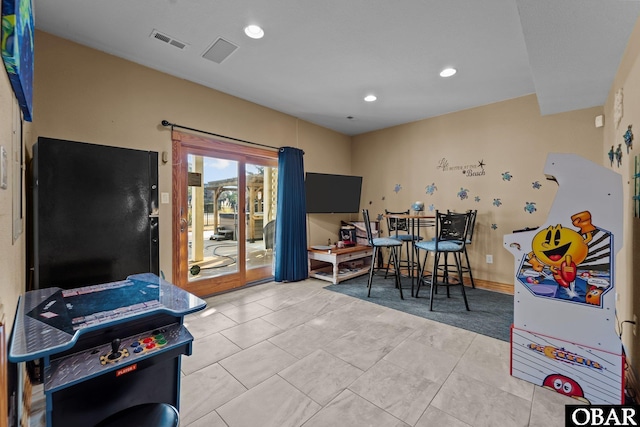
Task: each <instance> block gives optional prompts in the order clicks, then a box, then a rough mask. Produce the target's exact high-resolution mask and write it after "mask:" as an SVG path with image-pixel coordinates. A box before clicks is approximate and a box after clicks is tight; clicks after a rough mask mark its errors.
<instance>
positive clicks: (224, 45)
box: [202, 37, 238, 64]
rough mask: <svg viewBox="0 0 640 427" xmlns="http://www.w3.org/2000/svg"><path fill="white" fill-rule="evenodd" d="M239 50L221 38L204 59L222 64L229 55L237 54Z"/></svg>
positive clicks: (205, 54) (206, 53)
mask: <svg viewBox="0 0 640 427" xmlns="http://www.w3.org/2000/svg"><path fill="white" fill-rule="evenodd" d="M237 48H238V46H236V45H235V44H233V43H231V42H230V41H227V40H225V39H223V38H222V37H220V38H218V40H216V41H215V42H214V43H213V44H212V45H211V47H210V48H209V49H208V50H207V51H206V52H205V53H204V55H202V57H203V58H205V59H208V60H209V61H213V62H215V63H217V64H220V63H221V62H222V61H224V60H225V59H227V58H228V57H229V55H231V54H232V53H233V52H235V50H236V49H237Z"/></svg>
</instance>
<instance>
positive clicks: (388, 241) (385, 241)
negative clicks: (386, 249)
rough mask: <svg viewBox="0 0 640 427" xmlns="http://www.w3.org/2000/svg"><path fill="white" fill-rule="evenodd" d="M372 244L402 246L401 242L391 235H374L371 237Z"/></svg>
mask: <svg viewBox="0 0 640 427" xmlns="http://www.w3.org/2000/svg"><path fill="white" fill-rule="evenodd" d="M373 245H374V246H402V242H401V241H400V240H398V239H395V238H391V237H376V238H375V239H373Z"/></svg>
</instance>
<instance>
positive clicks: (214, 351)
mask: <svg viewBox="0 0 640 427" xmlns="http://www.w3.org/2000/svg"><path fill="white" fill-rule="evenodd" d="M326 285H327V282H324V281H319V280H315V279H309V280H306V281H302V282H296V283H266V284H263V285H259V286H254V287H251V288H247V289H242V290H238V291H235V292H231V293H227V294H223V295H219V296H214V297H211V298H208V299H207V304H208V305H207V308H206V309H205V310H204V311H202V312H199V313H195V314H192V315H190V316H188V317H187V318H186V319H185V323H186V325H187V328H188V329H189V330H190V331H191V333H192V334H193V335H194V337H195V341H194V345H193V355H191V356H190V357H183V358H182V373H183V377H182V393H181V403H180V405H181V407H180V414H181V423H180V425H181V427H204V426H207V427H217V426H228V427H254V426H259V427H269V426H273V427H287V426H291V427H294V426H304V427H317V426H331V427H334V426H349V427H354V426H373V427H375V426H384V427H387V426H416V427H426V426H438V427H440V426H442V427H446V426H452V427H458V426H460V427H464V426H472V427H483V426H491V427H496V426H497V427H501V426H505V427H511V426H531V427H534V426H563V425H564V405H566V404H573V403H575V402H573V401H572V400H571V399H569V398H566V397H564V396H561V395H558V394H557V393H554V392H550V391H548V390H545V389H542V388H540V387H537V386H534V385H532V384H530V383H528V382H525V381H521V380H519V379H516V378H514V377H511V376H510V375H509V343H507V342H503V341H499V340H496V339H493V338H489V337H486V336H483V335H478V334H475V333H472V332H469V331H466V330H463V329H458V328H454V327H451V326H448V325H444V324H441V323H436V322H433V321H430V320H427V319H423V318H420V317H416V316H412V315H408V314H406V313H402V312H399V311H396V310H393V309H389V308H386V307H382V306H379V305H376V304H374V303H370V302H367V301H362V300H359V299H355V298H352V297H349V296H345V295H342V294H338V293H335V292H331V291H328V290H325V289H323V288H324V287H325V286H326Z"/></svg>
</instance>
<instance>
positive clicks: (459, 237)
mask: <svg viewBox="0 0 640 427" xmlns="http://www.w3.org/2000/svg"><path fill="white" fill-rule="evenodd" d="M470 219H471V214H470V213H469V212H468V213H464V214H463V213H453V212H447V213H441V212H439V211H436V237H435V238H434V239H433V240H429V241H425V242H418V243H416V245H415V246H416V248H417V249H419V250H425V251H427V256H425V258H424V263H422V265H421V266H420V268H419V273H418V289H417V290H416V298H417V297H418V293H419V292H420V285H421V284H423V283H424V284H426V283H429V284H430V285H431V286H430V297H429V310H430V311H431V310H433V295H434V290H435V289H436V288H437V287H438V286H446V288H447V297H449V296H450V294H449V287H451V286H460V288H461V289H462V297H463V299H464V305H465V307H466V309H467V311H468V310H469V303H468V302H467V294H466V293H465V290H464V282H463V278H462V266H461V255H462V254H463V253H464V248H465V245H466V237H467V228H468V227H469V221H470ZM429 253H433V255H434V257H433V269H432V271H431V274H430V275H429V276H425V267H426V265H427V259H428V254H429ZM449 254H452V255H453V259H454V260H455V266H456V270H455V271H454V272H453V273H455V274H456V277H453V276H452V274H451V273H452V271H450V267H453V266H450V265H449V264H448V255H449ZM442 255H444V256H442ZM443 261H444V263H442V262H443Z"/></svg>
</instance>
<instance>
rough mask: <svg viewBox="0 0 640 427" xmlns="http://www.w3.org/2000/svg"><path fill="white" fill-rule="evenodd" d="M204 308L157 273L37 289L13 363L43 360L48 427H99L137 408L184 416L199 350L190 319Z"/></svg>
mask: <svg viewBox="0 0 640 427" xmlns="http://www.w3.org/2000/svg"><path fill="white" fill-rule="evenodd" d="M205 305H206V304H205V302H204V301H203V300H201V299H200V298H198V297H196V296H194V295H192V294H190V293H188V292H186V291H184V290H183V289H180V288H178V287H176V286H174V285H172V284H170V283H168V282H166V281H165V280H163V279H161V278H159V277H158V276H156V275H154V274H152V273H144V274H136V275H132V276H129V277H127V279H126V280H121V281H116V282H111V283H104V284H98V285H92V286H85V287H81V288H75V289H60V288H55V287H50V288H43V289H37V290H34V291H30V292H27V293H26V294H25V295H24V296H22V297H21V298H20V300H19V301H18V309H17V312H16V317H15V322H14V326H13V331H12V337H11V341H10V350H9V360H10V361H11V362H14V363H18V362H27V361H31V360H35V359H40V358H42V359H43V360H44V393H45V398H46V425H47V427H60V426H64V427H87V426H93V425H96V424H97V423H98V422H100V421H101V420H104V419H105V418H107V417H109V416H111V415H113V414H116V413H119V412H121V411H123V410H125V409H127V408H130V407H133V406H135V405H143V404H149V403H166V404H169V405H172V406H173V407H175V408H179V400H180V359H181V356H182V355H190V354H191V351H192V342H193V336H192V335H191V334H190V333H189V331H188V330H187V329H186V328H185V327H184V325H183V319H184V316H185V315H187V314H190V313H193V312H196V311H198V310H201V309H203V308H204V307H205ZM142 421H143V420H140V423H138V424H136V425H146V424H144V423H143V422H142Z"/></svg>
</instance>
